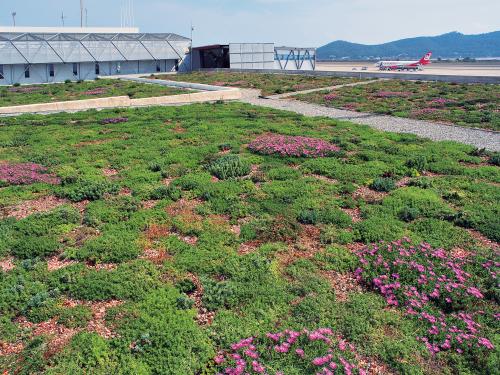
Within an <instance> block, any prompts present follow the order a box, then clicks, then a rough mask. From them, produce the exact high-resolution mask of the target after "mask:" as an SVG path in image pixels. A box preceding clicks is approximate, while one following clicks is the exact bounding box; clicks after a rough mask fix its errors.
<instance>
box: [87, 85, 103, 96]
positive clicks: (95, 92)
mask: <svg viewBox="0 0 500 375" xmlns="http://www.w3.org/2000/svg"><path fill="white" fill-rule="evenodd" d="M106 92H107V90H106V89H105V88H103V87H97V88H95V89H92V90H88V91H84V92H83V93H82V94H83V95H89V96H92V95H104V94H106Z"/></svg>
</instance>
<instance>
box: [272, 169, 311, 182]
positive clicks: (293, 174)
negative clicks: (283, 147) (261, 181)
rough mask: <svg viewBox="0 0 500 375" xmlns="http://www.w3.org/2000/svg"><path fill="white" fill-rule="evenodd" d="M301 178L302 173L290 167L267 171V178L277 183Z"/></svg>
mask: <svg viewBox="0 0 500 375" xmlns="http://www.w3.org/2000/svg"><path fill="white" fill-rule="evenodd" d="M301 176H302V173H300V171H297V170H295V169H292V168H290V167H277V168H272V169H270V170H269V171H267V177H268V178H269V179H271V180H277V181H285V180H295V179H299V178H300V177H301Z"/></svg>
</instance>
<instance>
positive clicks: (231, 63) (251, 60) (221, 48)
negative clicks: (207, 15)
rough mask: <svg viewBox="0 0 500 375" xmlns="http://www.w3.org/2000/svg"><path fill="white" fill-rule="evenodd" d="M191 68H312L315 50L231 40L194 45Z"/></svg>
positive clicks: (313, 66)
mask: <svg viewBox="0 0 500 375" xmlns="http://www.w3.org/2000/svg"><path fill="white" fill-rule="evenodd" d="M193 69H196V70H198V69H201V70H203V69H232V70H305V71H310V70H315V69H316V49H315V48H297V47H276V46H275V45H274V43H230V44H225V45H221V44H216V45H210V46H203V47H196V48H193Z"/></svg>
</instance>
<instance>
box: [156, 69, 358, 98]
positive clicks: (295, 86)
mask: <svg viewBox="0 0 500 375" xmlns="http://www.w3.org/2000/svg"><path fill="white" fill-rule="evenodd" d="M152 78H156V79H166V80H171V81H181V82H196V83H204V84H209V85H216V86H230V87H241V88H247V89H258V90H261V92H262V95H264V96H268V95H273V94H284V93H288V92H294V91H303V90H309V89H317V88H322V87H330V86H338V85H342V84H347V83H354V82H359V81H361V80H360V79H355V78H341V77H315V76H307V75H299V74H297V75H295V74H255V73H229V72H195V73H189V74H178V75H170V74H169V75H154V76H152Z"/></svg>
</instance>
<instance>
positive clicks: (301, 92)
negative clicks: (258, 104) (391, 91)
mask: <svg viewBox="0 0 500 375" xmlns="http://www.w3.org/2000/svg"><path fill="white" fill-rule="evenodd" d="M380 81H382V80H381V79H372V80H367V81H360V82H354V83H346V84H343V85H337V86H329V87H320V88H317V89H310V90H302V91H295V92H287V93H284V94H277V95H270V96H268V97H267V99H285V98H289V97H291V96H295V95H302V94H310V93H313V92H318V91H327V90H330V91H331V90H337V89H341V88H342V87H352V86H360V85H369V84H370V83H375V82H380Z"/></svg>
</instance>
